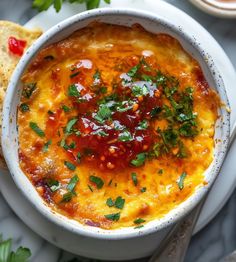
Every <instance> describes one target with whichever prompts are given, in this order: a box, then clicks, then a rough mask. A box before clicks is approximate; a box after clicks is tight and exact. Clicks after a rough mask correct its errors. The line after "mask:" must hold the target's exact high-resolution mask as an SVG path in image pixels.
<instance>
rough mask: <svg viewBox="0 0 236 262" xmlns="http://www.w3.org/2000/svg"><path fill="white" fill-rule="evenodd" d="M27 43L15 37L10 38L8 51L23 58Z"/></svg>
mask: <svg viewBox="0 0 236 262" xmlns="http://www.w3.org/2000/svg"><path fill="white" fill-rule="evenodd" d="M26 44H27V42H26V41H25V40H20V39H16V38H15V37H13V36H10V37H9V38H8V49H9V51H10V52H11V53H13V54H14V55H18V56H22V55H23V53H24V49H25V47H26Z"/></svg>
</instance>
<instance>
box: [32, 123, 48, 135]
mask: <svg viewBox="0 0 236 262" xmlns="http://www.w3.org/2000/svg"><path fill="white" fill-rule="evenodd" d="M29 126H30V128H31V129H32V130H33V131H34V132H35V133H36V134H37V135H38V136H40V137H44V136H45V133H44V132H43V130H42V129H41V128H40V127H39V126H38V125H37V124H36V123H35V122H30V123H29Z"/></svg>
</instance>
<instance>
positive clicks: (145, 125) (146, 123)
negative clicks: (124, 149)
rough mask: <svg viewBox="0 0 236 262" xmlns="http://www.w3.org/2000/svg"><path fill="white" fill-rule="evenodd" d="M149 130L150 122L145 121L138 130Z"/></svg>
mask: <svg viewBox="0 0 236 262" xmlns="http://www.w3.org/2000/svg"><path fill="white" fill-rule="evenodd" d="M147 128H148V121H147V120H146V119H144V120H143V121H142V122H140V123H139V125H138V127H137V128H136V129H137V130H145V129H147Z"/></svg>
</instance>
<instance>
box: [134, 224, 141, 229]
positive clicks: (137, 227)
mask: <svg viewBox="0 0 236 262" xmlns="http://www.w3.org/2000/svg"><path fill="white" fill-rule="evenodd" d="M142 227H143V225H139V226H136V227H134V229H139V228H142Z"/></svg>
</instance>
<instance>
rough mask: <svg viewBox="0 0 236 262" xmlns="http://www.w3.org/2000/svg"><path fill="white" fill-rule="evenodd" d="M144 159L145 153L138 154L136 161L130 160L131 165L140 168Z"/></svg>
mask: <svg viewBox="0 0 236 262" xmlns="http://www.w3.org/2000/svg"><path fill="white" fill-rule="evenodd" d="M146 157H147V153H140V154H138V155H136V159H133V160H131V164H132V165H134V166H136V167H139V166H142V165H143V164H144V162H145V160H146Z"/></svg>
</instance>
